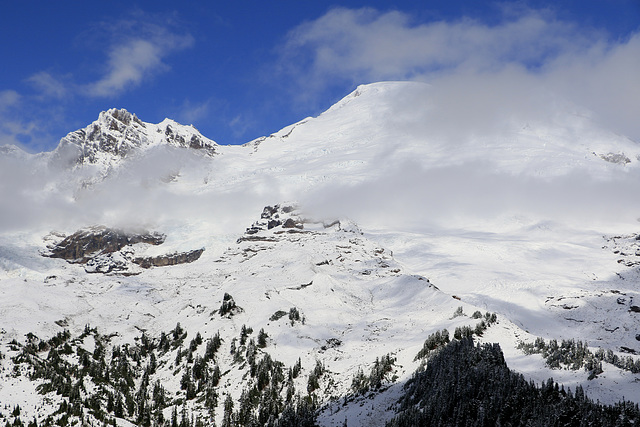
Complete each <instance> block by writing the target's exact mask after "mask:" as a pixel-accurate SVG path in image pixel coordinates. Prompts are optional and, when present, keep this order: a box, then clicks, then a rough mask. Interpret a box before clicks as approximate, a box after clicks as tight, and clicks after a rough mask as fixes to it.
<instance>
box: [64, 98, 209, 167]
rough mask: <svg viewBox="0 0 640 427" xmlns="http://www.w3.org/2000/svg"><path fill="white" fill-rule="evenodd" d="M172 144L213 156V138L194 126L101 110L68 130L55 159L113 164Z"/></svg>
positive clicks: (75, 163) (122, 111)
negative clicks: (87, 122)
mask: <svg viewBox="0 0 640 427" xmlns="http://www.w3.org/2000/svg"><path fill="white" fill-rule="evenodd" d="M163 145H168V146H173V147H178V148H189V149H195V150H200V151H201V152H202V153H203V154H205V155H209V156H212V155H214V154H215V153H216V147H217V146H218V144H216V143H215V142H214V141H212V140H210V139H208V138H206V137H204V136H203V135H202V134H201V133H200V132H199V131H198V130H197V129H195V128H194V127H193V126H185V125H181V124H179V123H177V122H175V121H173V120H170V119H165V120H163V121H162V122H161V123H158V124H152V123H146V122H143V121H142V120H140V119H139V118H138V117H137V116H136V115H135V114H133V113H131V112H129V111H127V110H126V109H124V108H120V109H119V108H111V109H109V110H107V111H102V112H101V113H100V114H99V115H98V119H97V120H96V121H94V122H93V123H91V124H90V125H89V126H87V127H85V128H84V129H78V130H76V131H73V132H70V133H69V134H67V136H65V137H64V138H62V139H61V140H60V144H59V145H58V147H57V148H56V150H55V152H54V153H55V154H54V158H56V159H57V160H58V161H60V160H62V163H63V164H65V165H71V166H72V167H73V166H74V165H80V164H99V163H106V164H109V165H110V164H113V163H114V162H119V161H121V160H122V159H124V158H126V157H129V156H131V155H134V154H136V153H139V152H141V151H144V150H147V149H149V148H151V147H155V146H163Z"/></svg>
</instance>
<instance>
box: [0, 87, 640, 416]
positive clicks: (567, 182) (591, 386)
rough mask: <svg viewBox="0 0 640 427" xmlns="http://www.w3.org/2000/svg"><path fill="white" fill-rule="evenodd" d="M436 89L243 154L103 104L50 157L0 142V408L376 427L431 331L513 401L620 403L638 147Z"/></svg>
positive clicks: (268, 140) (295, 130) (605, 133)
mask: <svg viewBox="0 0 640 427" xmlns="http://www.w3.org/2000/svg"><path fill="white" fill-rule="evenodd" d="M440 83H441V84H442V85H445V86H446V82H440ZM452 94H453V92H452V91H450V90H447V88H446V87H444V88H443V87H442V86H438V85H433V86H432V85H428V84H424V83H416V82H381V83H374V84H369V85H362V86H359V87H358V88H357V89H356V90H355V91H353V92H352V93H351V94H349V95H347V96H346V97H345V98H343V99H342V100H340V101H339V102H338V103H336V104H334V105H333V106H332V107H330V108H329V109H328V110H326V111H325V112H323V113H322V114H320V115H319V116H317V117H309V118H306V119H304V120H301V121H299V122H297V123H294V124H291V125H290V126H287V127H285V128H284V129H282V130H280V131H278V132H275V133H273V134H271V135H269V136H265V137H261V138H258V139H256V140H253V141H250V142H247V143H246V144H244V145H242V146H224V145H218V144H217V143H215V142H214V141H213V140H211V139H208V138H207V137H205V136H203V135H202V134H200V132H199V131H198V130H197V129H195V128H194V127H192V126H184V125H181V124H179V123H177V122H175V121H172V120H170V119H165V120H164V121H162V122H161V123H159V124H152V123H146V122H144V121H143V120H141V119H140V118H138V117H137V116H136V115H135V114H133V113H131V112H128V111H126V110H124V109H116V108H114V109H110V110H108V111H105V112H102V113H100V114H99V116H98V119H97V120H96V121H95V122H93V123H91V124H89V125H88V126H87V127H85V128H83V129H79V130H76V131H73V132H71V133H69V134H68V135H67V136H66V137H64V138H62V140H61V141H60V143H59V145H58V146H57V148H56V149H55V150H53V151H51V152H43V153H39V154H27V153H25V152H23V151H21V150H20V149H19V148H17V147H13V146H4V147H0V199H1V200H2V203H1V204H0V295H1V297H0V313H2V319H3V322H2V325H0V327H1V328H2V329H1V330H0V352H1V354H2V355H3V356H4V357H2V358H0V364H1V365H2V370H1V371H0V402H1V403H5V405H9V406H10V407H11V408H12V410H13V407H15V406H16V405H19V406H20V408H21V411H22V412H21V413H22V415H21V417H22V420H23V421H24V420H31V419H36V420H37V422H38V424H39V425H41V424H42V423H43V422H46V420H49V421H50V422H51V423H53V422H57V421H59V420H60V419H61V418H63V417H67V418H66V419H67V420H70V419H74V418H73V417H75V419H83V420H90V421H95V422H112V421H113V420H115V421H114V422H116V424H117V425H130V424H128V423H133V424H140V425H163V423H164V422H165V421H166V422H167V423H169V425H172V424H171V423H172V417H173V413H174V412H176V413H178V414H181V413H182V412H180V411H184V413H185V414H187V415H186V417H187V419H189V420H191V419H192V418H193V419H194V420H195V419H196V418H197V419H199V420H201V422H202V423H203V424H202V425H210V424H211V423H213V422H215V423H216V425H232V424H233V422H235V423H236V425H251V423H252V422H255V423H257V425H289V424H287V421H286V420H287V419H288V418H287V417H292V418H291V419H296V417H297V419H299V420H302V419H309V420H311V423H313V422H315V423H317V424H319V425H342V423H343V422H344V421H345V419H346V420H347V421H348V425H349V426H357V425H362V426H365V425H385V423H386V422H391V420H392V418H393V417H394V416H395V414H396V412H398V411H400V409H402V411H405V412H406V413H410V410H409V409H408V408H407V406H406V402H407V401H408V398H406V397H404V398H403V397H402V396H403V393H404V391H403V390H406V389H405V388H403V387H404V386H405V384H408V387H409V386H411V384H412V380H411V378H413V374H414V372H416V370H418V371H417V372H420V371H419V370H420V369H422V368H421V366H422V367H424V365H421V364H424V363H426V366H427V368H428V367H429V365H430V363H431V362H430V360H431V359H430V358H429V357H427V353H429V352H430V351H440V350H437V349H439V348H441V347H443V346H446V345H448V344H446V343H448V342H449V335H447V339H446V343H445V340H444V338H442V341H439V340H440V338H438V339H436V338H434V337H435V335H434V334H435V333H436V332H438V334H440V331H443V330H444V329H447V330H448V333H449V332H450V335H451V340H452V341H455V342H462V340H463V338H465V337H466V338H471V337H472V338H473V339H474V340H476V341H477V342H480V343H483V344H484V345H486V346H488V345H489V344H490V343H499V345H500V348H501V351H499V349H498V350H496V348H495V347H493V350H491V352H492V353H491V352H490V353H491V354H492V356H491V358H495V357H498V356H496V355H497V354H502V355H503V356H500V357H504V360H503V362H505V363H506V365H508V367H509V368H510V369H512V370H513V371H515V372H516V373H518V374H522V375H523V376H524V378H525V379H526V380H525V381H524V383H523V384H525V383H526V381H529V380H532V381H534V383H537V384H546V383H543V381H547V379H548V378H549V377H553V379H554V380H555V381H557V382H558V383H560V384H561V385H562V386H563V387H565V388H567V389H568V388H572V389H573V390H574V391H575V390H577V387H579V389H580V390H582V391H581V393H583V392H584V393H586V395H587V396H588V397H589V398H590V399H592V400H594V401H595V400H599V401H600V402H601V403H604V404H614V403H616V402H619V401H621V400H622V399H623V398H624V399H626V400H630V401H631V402H633V403H638V402H640V395H639V394H638V393H637V381H638V375H639V372H640V362H639V360H640V358H639V356H638V354H640V329H639V328H638V316H640V308H639V307H638V299H639V298H640V295H639V294H638V290H637V286H636V285H637V280H638V277H639V272H640V270H638V266H639V265H640V258H639V257H640V251H639V250H638V243H637V240H638V239H637V233H638V227H639V224H638V218H640V201H638V198H637V197H635V194H636V193H637V185H638V184H637V183H638V182H640V181H639V179H640V146H638V144H637V142H634V141H633V140H632V139H631V138H629V137H627V136H625V135H622V134H620V133H619V132H614V131H612V130H611V129H608V128H606V127H605V126H604V125H603V123H601V122H598V121H596V120H594V119H593V118H592V117H591V116H590V115H589V114H588V112H586V110H583V109H581V108H579V107H577V106H575V105H571V104H569V103H565V102H562V101H561V100H555V101H556V102H550V99H549V98H548V97H547V96H546V95H545V94H540V96H539V97H534V98H527V99H512V98H508V97H506V98H505V99H504V102H501V103H500V105H499V106H496V105H486V106H483V105H468V104H465V103H464V102H460V100H459V99H454V98H452ZM491 102H495V98H493V101H491ZM516 103H517V104H518V105H519V107H518V108H515V107H514V108H511V106H512V104H513V105H515V104H516ZM523 103H524V104H526V108H521V107H522V105H521V104H523ZM492 315H493V316H492ZM177 323H178V324H177ZM248 331H251V332H248ZM183 334H186V338H185V336H183ZM456 335H457V336H456ZM197 336H200V339H199V340H198V339H196V337H197ZM438 336H440V335H438ZM442 336H444V334H442ZM56 337H58V338H56ZM163 337H164V338H163ZM192 339H193V340H194V341H191V340H192ZM425 340H427V341H428V342H429V343H431V344H433V348H430V347H429V346H430V345H431V344H429V345H428V344H427V342H425ZM429 340H431V341H429ZM563 340H564V341H563ZM189 341H191V343H190V342H189ZM465 342H466V341H465ZM534 342H535V343H536V346H534V344H533V343H534ZM553 342H555V344H553ZM576 342H579V344H576ZM434 343H435V344H434ZM583 343H584V344H583ZM465 345H467V344H465ZM576 346H578V347H576ZM214 347H215V350H213V348H214ZM428 347H429V348H428ZM452 348H453V347H452ZM483 348H489V347H483ZM576 348H580V351H579V353H580V357H579V358H578V357H577V356H575V355H576V353H577V352H578V351H577V350H576ZM123 349H126V350H123ZM421 349H423V350H421ZM447 351H449V350H447ZM465 351H467V352H470V353H472V351H471V350H465ZM478 351H480V350H478ZM487 351H488V350H487ZM434 354H435V353H434ZM568 354H570V355H568ZM419 355H421V356H419ZM152 360H153V362H152ZM438 360H439V359H438ZM439 363H440V362H439V361H438V362H437V364H439ZM94 365H95V366H94ZM152 365H155V366H154V367H153V369H151V368H149V366H152ZM489 365H491V364H489ZM498 365H499V366H500V369H501V371H500V372H501V375H505V376H508V375H510V374H507V373H505V372H506V371H504V370H502V369H503V363H502V362H501V363H498ZM74 366H75V368H74ZM433 366H434V369H435V367H436V364H434V365H433ZM438 366H439V365H438ZM492 366H493V365H492ZM74 369H75V370H74ZM116 369H118V371H117V372H119V374H116ZM289 369H290V371H289ZM491 369H493V368H491ZM504 369H506V367H504ZM294 371H295V372H296V374H295V376H294V374H293V372H294ZM107 372H108V374H107ZM123 372H126V375H124V374H123ZM429 372H430V371H429ZM118 375H121V376H126V377H127V380H126V381H125V382H126V383H127V384H128V385H126V386H125V385H122V384H119V383H118V382H117V381H114V380H113V378H116V377H117V376H118ZM416 375H418V374H416ZM429 375H432V374H431V373H429ZM433 375H435V374H433ZM129 377H130V378H129ZM154 384H156V385H157V386H156V385H154ZM522 387H526V386H525V385H523V386H522ZM551 388H553V384H552V386H551ZM558 393H559V392H558ZM160 395H162V396H163V397H162V399H161V398H160V397H158V396H160ZM559 396H561V395H560V394H558V395H557V396H556V397H558V399H560V400H557V401H556V403H557V405H556V406H555V407H554V408H555V409H553V411H564V410H565V409H563V408H565V407H568V406H567V405H568V403H567V402H569V401H563V400H562V399H565V398H566V399H569V398H568V397H566V394H565V395H564V396H565V397H559ZM571 396H572V397H571V399H573V395H571ZM119 399H120V401H121V407H120V409H119V410H116V409H114V408H117V407H118V405H117V402H118V401H119ZM129 400H130V401H131V402H130V403H128V402H129ZM418 400H419V399H417V400H416V402H415V403H413V405H418V404H419V403H417V402H418ZM401 401H402V402H403V403H402V404H400V403H399V402H401ZM109 402H111V403H109ZM228 402H231V404H229V403H228ZM402 405H405V406H402ZM569 406H570V405H569ZM632 406H633V405H632ZM558 408H560V409H558ZM581 408H582V409H581V411H597V410H599V409H593V408H595V406H594V407H592V406H589V405H587V404H584V405H583V406H582V407H581ZM585 408H586V409H585ZM632 409H633V408H632ZM636 409H637V408H636ZM462 410H464V411H467V410H468V409H460V411H462ZM549 411H551V410H549ZM553 411H551V412H544V411H543V412H544V413H545V416H547V415H548V416H550V417H551V418H549V419H553V414H555V412H553ZM7 412H8V410H6V409H3V410H2V412H0V422H1V421H2V420H4V419H6V420H7V422H9V420H11V421H13V420H15V419H16V418H17V417H18V416H17V415H13V414H9V413H7ZM19 412H20V411H19ZM631 412H633V410H631ZM631 412H630V415H629V419H630V420H633V419H634V417H637V414H636V415H634V414H632V413H631ZM576 413H578V412H576ZM583 413H586V412H583ZM589 413H591V412H589ZM549 414H551V415H549ZM179 416H180V415H178V417H179ZM305 417H307V418H305ZM492 419H493V418H492ZM635 419H636V421H637V418H635ZM193 422H194V423H195V421H193ZM630 422H631V421H630ZM225 423H226V424H225ZM278 423H280V424H278Z"/></svg>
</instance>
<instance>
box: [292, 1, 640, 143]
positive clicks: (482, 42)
mask: <svg viewBox="0 0 640 427" xmlns="http://www.w3.org/2000/svg"><path fill="white" fill-rule="evenodd" d="M294 58H295V60H293V59H294ZM280 61H281V67H282V69H283V70H284V73H285V74H286V75H289V76H291V77H292V78H293V80H294V81H296V82H297V85H298V87H299V88H304V89H299V90H300V91H302V93H303V94H304V95H303V96H306V97H312V96H313V93H316V94H317V93H320V92H322V91H324V90H326V88H327V87H330V86H331V85H335V83H336V82H347V83H351V84H360V83H366V82H374V81H381V80H407V79H410V80H420V81H426V82H429V83H432V84H433V86H434V87H440V88H442V89H441V90H443V91H448V94H449V95H450V96H451V98H452V99H456V98H457V99H456V104H457V105H459V106H462V108H465V106H467V105H481V104H482V103H484V102H485V101H487V100H489V102H491V100H492V99H494V98H493V97H492V96H491V92H490V91H489V90H488V89H486V90H485V88H491V89H497V90H498V92H496V97H495V100H497V101H499V102H500V103H502V102H504V103H505V107H504V108H509V110H510V111H513V112H514V113H515V114H523V115H526V114H528V111H527V106H526V105H525V106H524V107H523V108H521V109H518V108H517V107H518V105H515V104H517V102H520V101H522V102H524V103H525V104H526V103H527V102H528V98H534V99H535V98H536V97H537V96H538V94H553V97H554V98H555V99H556V100H557V102H562V103H565V104H573V105H575V106H576V108H582V109H584V110H585V111H584V114H591V115H593V118H594V119H595V120H598V121H600V122H601V123H602V124H603V125H605V126H607V127H609V128H611V129H612V130H615V131H617V132H620V133H622V134H625V135H627V136H629V137H630V138H633V139H635V140H637V141H640V121H638V120H637V119H636V118H635V117H634V115H635V113H634V112H637V111H640V84H639V80H638V77H637V76H638V75H640V33H638V32H637V33H635V34H632V35H630V37H628V38H627V39H624V40H609V39H608V38H607V35H606V34H605V33H603V32H600V31H595V30H588V29H585V28H583V27H580V26H578V25H576V24H574V23H571V22H563V21H561V20H558V19H557V18H555V16H554V15H553V13H552V12H550V11H536V10H530V9H522V10H516V11H514V10H509V11H507V10H505V13H504V16H503V19H502V20H501V21H500V22H498V23H496V24H493V25H488V24H485V23H483V22H479V21H477V20H473V19H469V18H462V19H459V20H456V21H451V22H448V21H438V22H427V23H417V22H415V21H414V20H412V18H411V17H410V16H409V15H407V14H405V13H402V12H398V11H393V12H384V13H383V12H379V11H377V10H374V9H358V10H352V9H343V8H338V9H333V10H331V11H329V12H328V13H327V14H325V15H324V16H322V17H320V18H318V19H316V20H314V21H309V22H305V23H303V24H301V25H299V26H298V27H296V28H295V29H293V30H292V31H291V32H289V34H288V36H287V39H286V43H285V44H284V46H283V47H282V50H281V60H280ZM456 87H459V88H460V89H458V90H455V88H456ZM487 95H489V96H487ZM443 98H445V97H444V96H443ZM505 101H506V102H505ZM551 101H553V100H551ZM544 102H545V103H547V104H548V103H549V102H550V100H549V99H546V100H545V101H544ZM497 104H498V102H493V103H492V105H491V107H495V106H496V105H497ZM485 110H486V109H485ZM499 110H500V109H498V111H499Z"/></svg>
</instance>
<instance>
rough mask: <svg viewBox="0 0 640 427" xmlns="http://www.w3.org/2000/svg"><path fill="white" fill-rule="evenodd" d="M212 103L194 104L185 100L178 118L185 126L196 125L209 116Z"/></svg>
mask: <svg viewBox="0 0 640 427" xmlns="http://www.w3.org/2000/svg"><path fill="white" fill-rule="evenodd" d="M210 103H211V102H210V101H209V100H207V101H203V102H192V101H190V100H188V99H185V100H184V102H183V103H182V106H181V107H180V109H179V111H178V112H177V118H178V120H180V122H181V123H183V124H194V123H197V122H198V121H199V120H202V119H204V118H205V117H207V115H208V114H209V106H210Z"/></svg>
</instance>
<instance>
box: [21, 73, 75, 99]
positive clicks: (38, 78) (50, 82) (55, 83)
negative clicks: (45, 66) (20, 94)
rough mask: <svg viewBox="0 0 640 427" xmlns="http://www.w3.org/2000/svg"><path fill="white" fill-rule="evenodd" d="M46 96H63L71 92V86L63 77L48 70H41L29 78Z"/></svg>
mask: <svg viewBox="0 0 640 427" xmlns="http://www.w3.org/2000/svg"><path fill="white" fill-rule="evenodd" d="M27 81H28V82H29V83H31V84H32V85H34V86H35V87H36V88H37V89H38V90H39V91H40V92H41V93H42V94H43V95H44V96H48V97H53V98H62V97H64V96H66V95H67V94H68V93H69V89H70V88H69V86H68V85H67V84H66V83H65V82H63V81H62V80H61V79H59V78H56V77H54V76H52V75H51V74H50V73H48V72H46V71H40V72H38V73H36V74H34V75H32V76H31V77H29V78H28V79H27Z"/></svg>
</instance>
